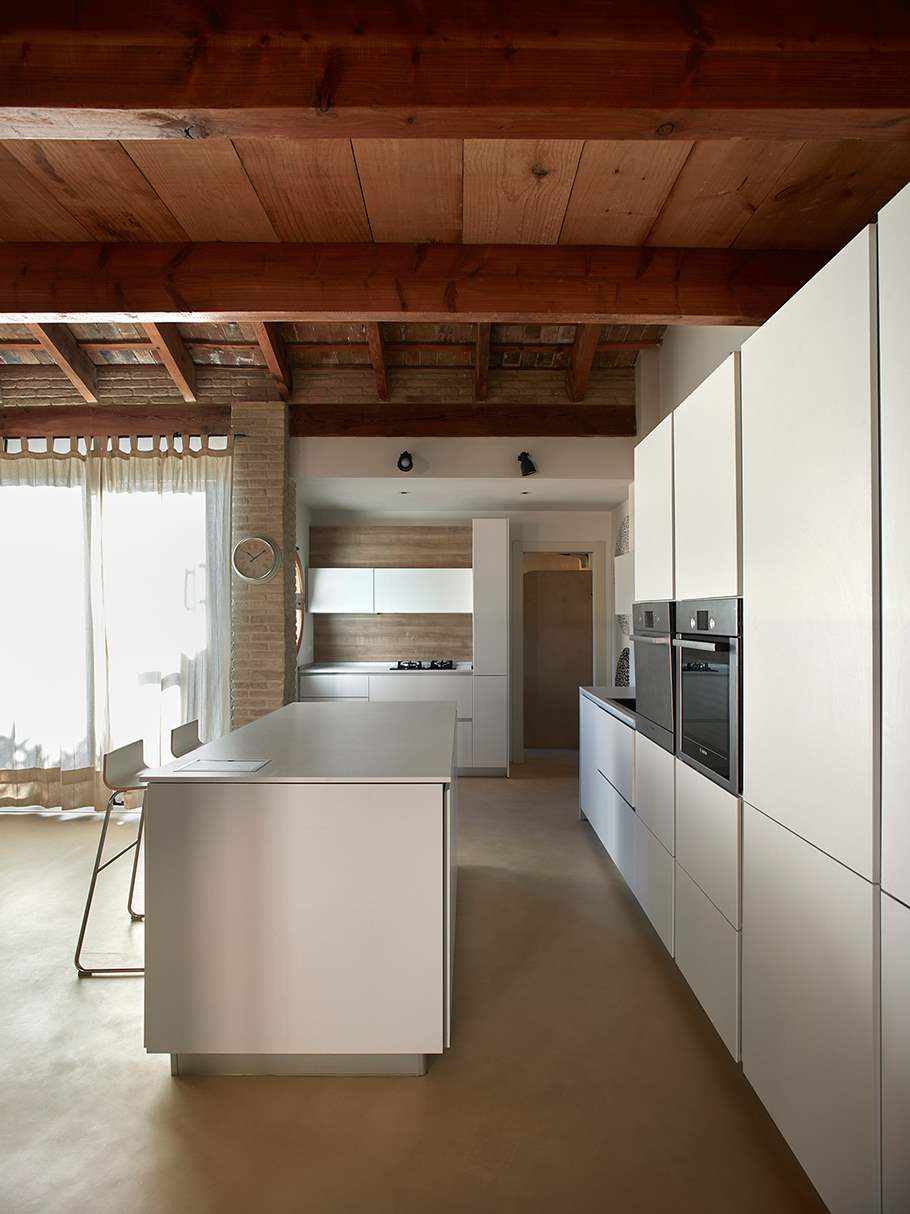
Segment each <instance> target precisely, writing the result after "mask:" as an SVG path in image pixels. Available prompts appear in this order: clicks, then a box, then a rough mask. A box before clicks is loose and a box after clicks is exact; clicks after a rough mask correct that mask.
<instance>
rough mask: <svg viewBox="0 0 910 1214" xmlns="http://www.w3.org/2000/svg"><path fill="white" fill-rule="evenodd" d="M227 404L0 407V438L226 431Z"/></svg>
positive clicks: (86, 436) (228, 430) (228, 428)
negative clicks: (189, 406) (189, 407)
mask: <svg viewBox="0 0 910 1214" xmlns="http://www.w3.org/2000/svg"><path fill="white" fill-rule="evenodd" d="M230 429H231V410H230V406H228V405H197V406H195V407H194V408H192V409H188V408H186V407H185V406H180V405H149V406H139V405H118V406H117V407H116V408H104V407H98V408H90V409H88V408H83V407H82V406H77V405H34V406H22V407H19V406H17V407H16V408H15V409H0V437H2V438H92V437H94V436H102V437H103V436H104V435H107V434H110V435H119V436H122V437H124V438H125V437H127V436H132V435H155V434H229V433H230Z"/></svg>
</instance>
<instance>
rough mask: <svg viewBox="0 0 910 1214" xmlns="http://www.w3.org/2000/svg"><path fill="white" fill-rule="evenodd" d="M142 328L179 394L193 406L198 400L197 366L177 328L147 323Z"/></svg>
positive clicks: (170, 325) (172, 325)
mask: <svg viewBox="0 0 910 1214" xmlns="http://www.w3.org/2000/svg"><path fill="white" fill-rule="evenodd" d="M142 327H143V328H144V329H145V331H146V333H147V334H148V338H149V341H150V342H151V343H152V348H153V349H154V351H155V353H156V354H157V355H158V357H159V358H160V359H161V365H162V366H163V367H165V368H166V370H167V373H168V375H170V377H171V379H172V380H173V381H174V383H175V385H176V387H177V390H178V392H179V393H180V395H181V396H182V397H183V399H184V400H185V401H187V403H189V404H192V403H193V402H194V401H195V400H196V364H195V363H194V362H193V360H192V358H190V353H189V351H188V350H187V348H186V346H185V345H184V343H183V338H182V337H181V336H180V332H179V330H178V329H177V326H176V325H175V324H168V323H163V324H162V323H160V322H158V323H146V324H144V325H143V326H142Z"/></svg>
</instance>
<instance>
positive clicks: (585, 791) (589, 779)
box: [578, 692, 603, 821]
mask: <svg viewBox="0 0 910 1214" xmlns="http://www.w3.org/2000/svg"><path fill="white" fill-rule="evenodd" d="M596 712H597V708H596V707H595V706H594V705H593V704H592V703H591V701H590V700H589V699H588V697H587V696H583V695H582V694H581V693H580V692H579V695H578V737H579V745H578V807H579V809H580V810H581V811H582V813H583V814H584V815H585V817H586V818H587V819H588V820H589V821H590V820H591V812H590V811H591V810H592V809H593V805H594V790H595V788H596V787H597V785H596V783H595V779H594V778H595V776H596V777H597V779H598V780H602V779H603V776H601V775H600V773H599V772H598V770H597V763H596V756H595V750H596V743H595V738H594V727H595V724H596V721H595V717H594V714H595V713H596Z"/></svg>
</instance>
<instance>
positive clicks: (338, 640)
mask: <svg viewBox="0 0 910 1214" xmlns="http://www.w3.org/2000/svg"><path fill="white" fill-rule="evenodd" d="M314 530H315V528H314ZM472 624H473V617H472V616H471V615H469V614H468V615H461V614H458V615H455V614H432V615H417V614H407V615H404V614H402V615H394V614H389V615H385V614H383V615H341V614H331V615H314V616H313V658H314V660H315V661H317V662H385V661H389V662H394V661H397V660H398V659H399V658H410V659H413V660H415V661H418V660H420V661H428V660H429V659H430V658H454V659H455V660H456V662H470V661H471V659H472V655H473V640H474V637H473V627H472Z"/></svg>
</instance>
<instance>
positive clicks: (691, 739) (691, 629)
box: [673, 598, 742, 795]
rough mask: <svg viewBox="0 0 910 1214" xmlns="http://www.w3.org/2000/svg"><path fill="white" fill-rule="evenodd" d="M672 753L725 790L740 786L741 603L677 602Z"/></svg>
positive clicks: (704, 600)
mask: <svg viewBox="0 0 910 1214" xmlns="http://www.w3.org/2000/svg"><path fill="white" fill-rule="evenodd" d="M673 646H674V649H675V652H676V754H677V756H678V757H679V758H680V759H681V760H682V762H683V763H687V764H688V765H689V766H690V767H694V768H695V769H696V771H700V772H701V773H702V774H703V775H705V776H707V777H708V779H709V780H713V781H714V782H715V784H719V785H720V786H721V787H722V788H725V789H726V790H727V791H728V792H731V793H734V794H736V795H738V794H739V792H740V788H741V782H740V781H741V773H740V753H741V750H742V728H741V721H742V711H741V706H742V600H741V599H738V598H730V599H691V600H687V601H685V602H679V603H677V604H676V635H675V637H674V640H673Z"/></svg>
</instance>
